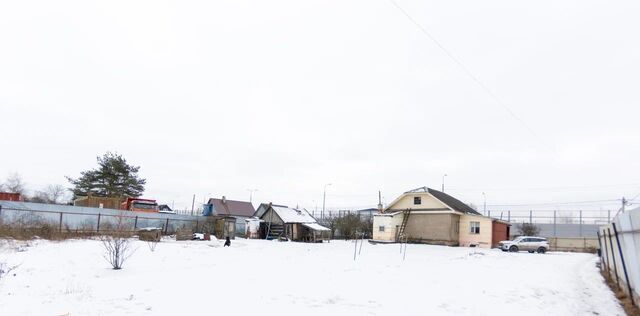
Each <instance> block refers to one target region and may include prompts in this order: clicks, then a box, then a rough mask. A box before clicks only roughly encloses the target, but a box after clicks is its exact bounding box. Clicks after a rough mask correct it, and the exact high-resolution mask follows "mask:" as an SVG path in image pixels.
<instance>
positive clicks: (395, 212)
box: [373, 187, 509, 248]
mask: <svg viewBox="0 0 640 316" xmlns="http://www.w3.org/2000/svg"><path fill="white" fill-rule="evenodd" d="M508 230H509V224H508V223H507V222H503V221H499V220H497V219H493V218H490V217H486V216H482V215H481V214H480V213H478V212H477V211H476V210H474V209H473V208H471V207H469V206H468V205H466V204H465V203H463V202H461V201H460V200H458V199H456V198H454V197H452V196H450V195H448V194H446V193H444V192H440V191H437V190H434V189H430V188H427V187H422V188H418V189H415V190H411V191H407V192H405V193H404V194H402V195H401V196H400V197H398V198H397V199H396V200H395V201H393V202H392V203H391V204H389V206H387V208H386V209H384V211H383V212H382V213H379V214H376V215H374V217H373V240H374V241H377V242H396V241H404V240H407V241H409V242H418V243H429V244H439V245H449V246H458V245H460V246H473V247H483V248H491V247H492V246H495V245H496V244H497V243H498V242H499V241H500V240H505V239H507V238H508V236H509V235H508ZM496 240H497V241H496Z"/></svg>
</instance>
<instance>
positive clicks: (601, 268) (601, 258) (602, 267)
mask: <svg viewBox="0 0 640 316" xmlns="http://www.w3.org/2000/svg"><path fill="white" fill-rule="evenodd" d="M596 236H598V246H599V247H600V271H602V270H604V261H603V257H602V241H601V240H600V229H598V231H597V232H596Z"/></svg>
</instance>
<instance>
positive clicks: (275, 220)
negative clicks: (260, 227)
mask: <svg viewBox="0 0 640 316" xmlns="http://www.w3.org/2000/svg"><path fill="white" fill-rule="evenodd" d="M261 219H263V220H264V221H265V222H266V223H269V222H271V224H276V225H282V224H284V222H283V221H282V219H281V218H280V216H278V214H277V213H276V212H274V211H273V210H272V209H270V210H268V211H267V212H266V213H264V215H262V217H261Z"/></svg>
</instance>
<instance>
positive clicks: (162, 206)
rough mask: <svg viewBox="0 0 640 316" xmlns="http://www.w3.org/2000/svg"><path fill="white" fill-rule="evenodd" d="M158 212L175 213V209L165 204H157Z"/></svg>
mask: <svg viewBox="0 0 640 316" xmlns="http://www.w3.org/2000/svg"><path fill="white" fill-rule="evenodd" d="M158 212H160V213H167V214H176V211H174V210H172V209H171V207H169V205H167V204H160V205H158Z"/></svg>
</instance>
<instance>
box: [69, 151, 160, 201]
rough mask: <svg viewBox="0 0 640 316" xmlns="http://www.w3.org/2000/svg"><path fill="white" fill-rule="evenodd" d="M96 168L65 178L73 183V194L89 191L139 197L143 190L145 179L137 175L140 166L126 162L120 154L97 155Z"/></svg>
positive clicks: (87, 193) (110, 195) (86, 193)
mask: <svg viewBox="0 0 640 316" xmlns="http://www.w3.org/2000/svg"><path fill="white" fill-rule="evenodd" d="M97 159H98V168H97V169H93V170H88V171H82V172H81V173H80V177H79V178H77V179H73V178H71V177H67V180H69V182H70V183H71V185H73V188H71V191H73V195H74V196H85V195H89V193H91V194H92V195H95V196H106V197H139V196H140V195H142V192H144V185H145V184H146V182H147V180H145V179H141V178H140V177H138V170H140V167H137V166H131V165H129V164H127V160H125V159H124V158H122V155H119V154H115V153H111V152H107V153H106V154H104V155H103V156H102V157H97Z"/></svg>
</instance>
